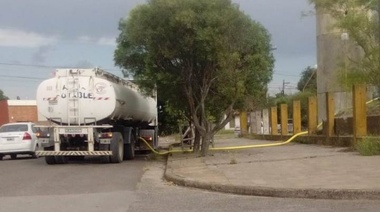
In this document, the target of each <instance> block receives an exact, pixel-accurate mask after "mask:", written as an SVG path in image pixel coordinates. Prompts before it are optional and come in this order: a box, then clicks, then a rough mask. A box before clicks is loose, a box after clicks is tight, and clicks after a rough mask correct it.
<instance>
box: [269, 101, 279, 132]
mask: <svg viewBox="0 0 380 212" xmlns="http://www.w3.org/2000/svg"><path fill="white" fill-rule="evenodd" d="M270 128H271V134H272V135H277V134H278V132H277V130H278V129H277V107H271V108H270Z"/></svg>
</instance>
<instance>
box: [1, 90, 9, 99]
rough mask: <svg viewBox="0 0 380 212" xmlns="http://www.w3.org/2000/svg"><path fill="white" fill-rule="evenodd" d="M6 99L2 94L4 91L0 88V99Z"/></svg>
mask: <svg viewBox="0 0 380 212" xmlns="http://www.w3.org/2000/svg"><path fill="white" fill-rule="evenodd" d="M4 99H8V97H7V96H5V95H4V92H3V91H2V90H1V89H0V100H4Z"/></svg>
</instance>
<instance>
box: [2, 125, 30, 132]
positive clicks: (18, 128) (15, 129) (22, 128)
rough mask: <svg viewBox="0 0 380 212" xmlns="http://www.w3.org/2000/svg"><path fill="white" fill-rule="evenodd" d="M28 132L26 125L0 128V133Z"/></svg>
mask: <svg viewBox="0 0 380 212" xmlns="http://www.w3.org/2000/svg"><path fill="white" fill-rule="evenodd" d="M25 131H28V125H26V124H12V125H4V126H2V127H1V128H0V132H25Z"/></svg>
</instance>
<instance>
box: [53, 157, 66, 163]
mask: <svg viewBox="0 0 380 212" xmlns="http://www.w3.org/2000/svg"><path fill="white" fill-rule="evenodd" d="M54 157H55V163H56V164H66V163H67V160H68V158H67V157H65V156H54Z"/></svg>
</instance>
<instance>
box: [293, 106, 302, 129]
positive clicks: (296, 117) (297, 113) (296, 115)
mask: <svg viewBox="0 0 380 212" xmlns="http://www.w3.org/2000/svg"><path fill="white" fill-rule="evenodd" d="M299 132H301V101H300V100H295V101H293V135H295V134H297V133H299Z"/></svg>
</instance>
